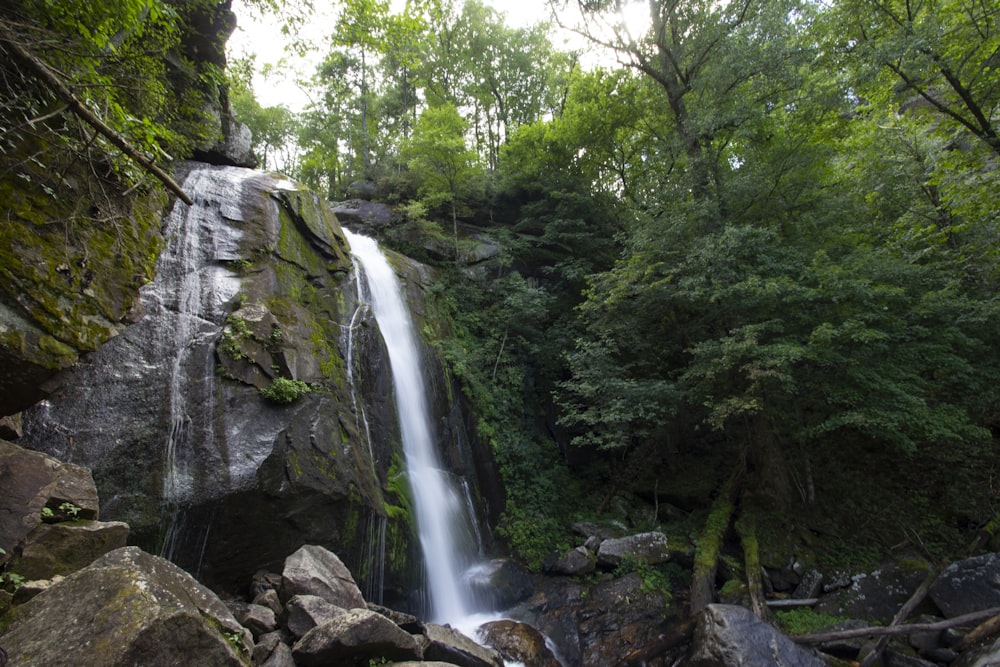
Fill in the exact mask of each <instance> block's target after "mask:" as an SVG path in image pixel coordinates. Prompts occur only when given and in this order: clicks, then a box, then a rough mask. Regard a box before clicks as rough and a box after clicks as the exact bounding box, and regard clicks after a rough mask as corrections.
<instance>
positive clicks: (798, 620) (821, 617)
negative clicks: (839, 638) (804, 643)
mask: <svg viewBox="0 0 1000 667" xmlns="http://www.w3.org/2000/svg"><path fill="white" fill-rule="evenodd" d="M774 615H775V618H777V619H778V625H780V626H781V629H782V631H784V632H785V633H787V634H789V635H792V636H795V635H808V634H812V633H815V632H819V631H821V630H824V629H826V628H829V627H830V626H832V625H836V624H837V623H843V622H844V621H848V620H850V619H849V618H846V617H844V616H834V615H832V614H824V613H822V612H818V611H814V610H813V609H812V608H810V607H799V608H798V609H783V610H782V609H779V610H776V611H775V612H774Z"/></svg>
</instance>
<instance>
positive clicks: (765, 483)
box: [748, 413, 792, 509]
mask: <svg viewBox="0 0 1000 667" xmlns="http://www.w3.org/2000/svg"><path fill="white" fill-rule="evenodd" d="M750 470H751V471H750V485H749V489H748V493H751V494H753V496H754V497H755V498H758V499H762V500H765V501H767V503H768V504H771V505H774V506H776V507H778V508H779V509H783V508H787V507H788V506H789V505H790V504H791V497H792V484H791V481H790V479H789V475H788V465H787V464H786V461H785V453H784V450H783V449H782V447H781V443H780V442H779V441H778V438H777V437H776V436H775V435H774V430H773V429H772V428H771V423H770V421H769V420H768V419H767V417H765V416H764V415H763V414H761V413H757V414H755V415H754V416H753V417H752V418H751V423H750Z"/></svg>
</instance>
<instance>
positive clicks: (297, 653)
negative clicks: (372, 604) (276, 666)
mask: <svg viewBox="0 0 1000 667" xmlns="http://www.w3.org/2000/svg"><path fill="white" fill-rule="evenodd" d="M292 655H293V656H294V658H295V663H296V664H297V665H304V666H305V667H322V666H325V665H364V666H367V665H368V664H369V660H371V659H375V660H378V659H380V658H385V659H387V660H419V659H420V658H421V657H422V655H421V652H420V648H419V647H418V646H417V641H416V639H414V638H413V635H411V634H409V633H408V632H405V631H403V630H401V629H400V628H399V627H398V626H397V625H396V624H395V623H393V622H392V621H390V620H389V619H387V618H385V617H384V616H381V615H379V614H376V613H375V612H373V611H368V610H367V609H351V610H350V611H348V612H346V613H344V614H342V615H341V616H337V617H336V618H333V619H331V620H329V621H327V622H326V623H324V624H323V625H318V626H316V627H315V628H313V629H312V630H310V631H309V632H307V633H306V634H305V636H304V637H302V639H300V640H299V641H297V642H296V643H295V645H294V646H293V647H292Z"/></svg>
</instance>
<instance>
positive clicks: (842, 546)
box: [230, 0, 1000, 567]
mask: <svg viewBox="0 0 1000 667" xmlns="http://www.w3.org/2000/svg"><path fill="white" fill-rule="evenodd" d="M342 4H343V6H342V10H341V12H340V14H339V18H338V20H337V22H336V25H335V26H333V27H332V32H331V34H330V38H329V44H328V46H329V52H328V53H326V54H325V55H324V56H323V58H322V63H321V65H320V66H319V68H318V69H317V71H316V72H315V75H314V77H313V78H312V80H311V81H310V82H309V85H310V86H311V90H312V91H313V93H312V99H313V100H314V102H313V103H312V104H311V105H309V106H308V107H307V109H306V110H305V111H304V112H302V113H292V112H291V111H289V110H288V109H287V108H285V107H282V106H276V107H262V106H261V105H260V104H259V103H258V102H256V100H255V98H254V93H253V90H252V86H251V85H250V83H249V82H250V75H251V73H252V71H253V66H254V63H253V61H252V59H249V60H243V61H239V62H235V63H231V70H232V71H231V74H230V76H231V77H232V80H233V89H232V90H233V102H234V106H235V108H236V109H237V112H238V114H239V116H240V118H241V119H242V120H244V121H245V122H247V123H248V124H249V125H250V127H251V128H252V129H253V130H254V137H255V144H256V147H257V153H258V155H260V156H262V158H263V160H264V163H265V167H266V166H269V165H276V164H277V162H276V161H275V160H276V159H277V157H278V156H284V160H283V163H282V168H283V169H285V170H287V171H288V172H289V173H291V174H292V175H293V176H295V177H296V178H298V179H300V180H301V181H303V182H305V183H308V184H309V185H311V186H312V187H313V188H316V189H317V190H318V191H321V192H326V193H328V196H329V198H330V199H332V200H342V199H345V198H347V197H349V196H350V193H349V187H350V185H351V184H354V183H357V182H358V181H367V182H369V183H370V184H371V185H372V189H373V190H374V191H375V192H377V195H376V196H377V197H378V198H381V199H382V200H384V201H386V202H388V203H390V204H392V205H393V206H395V207H396V210H397V211H398V213H399V216H400V219H401V221H402V222H401V225H400V226H399V227H396V228H393V230H390V231H389V232H388V233H387V238H386V239H384V241H385V242H386V243H388V244H390V245H392V244H393V243H394V242H395V244H396V245H397V247H398V248H399V249H401V250H402V251H404V252H409V253H410V254H413V255H414V256H418V257H421V258H423V259H425V260H427V261H429V262H431V263H434V264H437V265H438V266H439V267H441V268H442V269H443V270H444V272H445V273H444V275H446V276H447V278H445V279H444V280H443V281H442V282H441V284H440V285H438V286H437V287H436V291H435V294H436V298H438V299H440V300H441V301H442V303H445V304H447V307H448V308H450V312H451V313H452V317H453V320H454V329H455V334H456V337H455V339H454V340H451V341H441V342H440V343H439V345H441V346H443V347H444V348H445V350H444V351H445V353H446V355H447V357H448V358H449V360H450V362H451V364H452V367H453V370H454V372H455V373H456V374H457V375H458V376H459V377H460V378H461V380H462V382H463V384H464V386H465V387H466V388H467V390H468V392H469V394H470V396H472V397H473V401H474V403H475V406H476V408H477V414H478V415H479V419H480V422H479V425H478V426H479V431H480V433H481V434H483V436H484V437H486V438H487V439H488V440H489V441H490V443H491V445H492V448H493V451H494V452H495V454H496V456H497V458H498V460H499V461H500V464H501V468H502V472H503V475H504V481H505V484H506V488H507V493H508V501H507V509H506V513H505V515H504V517H503V519H502V521H501V524H500V534H501V536H502V537H503V538H504V539H505V540H506V541H507V542H508V543H509V544H510V545H511V547H512V548H513V549H514V551H515V553H517V554H518V555H520V556H521V557H522V558H523V559H524V560H525V561H527V562H529V563H532V564H533V565H534V566H535V567H538V566H539V565H540V564H541V562H542V560H543V559H544V557H545V556H546V555H547V554H548V553H549V552H551V551H552V550H553V548H556V547H557V546H558V545H561V544H563V542H564V540H565V537H564V534H565V531H566V527H567V525H568V524H569V523H570V521H571V520H572V519H573V518H579V517H580V516H605V517H615V518H619V519H622V520H625V521H630V522H633V523H635V524H646V525H652V524H656V523H659V522H663V521H664V520H666V519H668V517H669V516H670V515H669V513H670V512H674V513H675V515H676V516H680V517H683V520H682V521H681V525H686V524H685V521H687V520H692V519H697V521H694V523H692V524H691V525H686V527H685V528H682V529H680V530H681V531H682V532H683V531H684V530H687V531H688V532H689V533H690V534H691V535H697V534H698V532H699V531H701V530H702V529H703V527H699V526H700V524H701V522H703V521H704V520H705V518H706V517H705V511H706V510H707V506H706V501H710V500H711V499H716V501H717V500H718V499H719V498H721V497H731V498H732V499H733V500H735V505H734V506H733V507H731V508H730V509H729V510H728V511H729V512H731V513H732V514H733V517H737V516H738V517H745V518H746V522H745V523H744V524H742V525H753V524H754V523H756V524H757V525H758V526H760V530H761V532H762V533H766V532H767V529H765V528H764V526H770V527H771V532H773V533H776V534H777V533H781V534H785V533H786V530H787V529H788V527H789V526H792V527H794V528H793V529H792V532H795V530H804V531H805V532H806V533H812V535H813V539H819V540H820V541H821V542H822V543H823V544H824V545H825V546H824V547H823V549H822V550H819V551H822V553H823V556H822V558H828V559H831V561H832V562H839V563H851V562H866V561H876V560H877V559H878V558H879V557H881V556H883V555H884V553H885V552H886V550H887V549H888V548H889V547H891V546H893V545H899V544H900V543H906V544H909V545H911V546H912V547H915V548H917V549H919V550H922V551H923V552H924V553H925V554H926V555H928V556H930V557H932V558H939V557H942V556H944V555H946V554H948V553H951V552H952V551H953V550H955V549H956V548H957V547H958V545H960V544H962V543H963V540H967V539H968V536H969V535H970V534H973V533H974V531H975V529H976V528H977V527H979V526H981V525H983V524H984V523H985V522H986V521H987V520H988V519H989V518H990V517H991V516H992V514H993V513H994V512H995V511H996V510H997V509H998V508H997V500H998V498H997V494H996V486H995V484H996V482H995V475H996V472H997V466H996V450H995V448H996V434H997V428H998V427H1000V411H998V392H997V387H998V377H1000V376H998V371H1000V366H998V348H997V342H998V337H997V332H998V331H1000V329H998V318H997V315H998V310H997V307H998V303H997V298H996V294H997V280H998V278H1000V275H998V271H997V259H998V257H997V249H998V236H997V233H998V208H997V205H996V204H997V198H996V193H997V191H998V173H997V159H998V156H1000V138H998V136H997V128H998V122H1000V121H998V119H1000V6H998V5H997V4H996V3H991V2H981V1H978V0H926V1H922V2H911V1H908V0H831V1H829V2H822V3H811V2H799V1H797V0H777V1H767V2H764V1H761V0H732V1H730V2H725V3H719V2H709V1H707V0H683V1H679V0H667V1H650V2H647V3H623V2H607V1H605V2H583V1H582V0H581V1H580V2H559V1H555V2H552V3H550V4H551V8H552V9H553V10H555V11H557V12H558V13H557V14H554V15H555V16H557V17H563V18H559V19H558V20H559V21H560V22H564V21H565V25H564V26H563V27H565V28H569V29H571V30H573V31H575V33H576V34H578V35H582V36H583V37H585V38H586V40H587V43H589V44H591V45H595V46H597V47H599V48H601V49H604V52H605V53H609V54H612V56H613V58H612V59H608V60H606V64H605V65H602V66H588V65H585V64H584V63H585V61H586V60H587V54H586V53H581V52H580V51H576V52H573V51H569V52H568V51H565V50H561V49H560V48H558V47H557V46H555V45H554V44H553V43H552V41H551V40H550V38H549V35H550V33H549V32H548V28H549V27H550V26H547V25H538V26H536V27H533V28H513V27H510V26H509V25H508V24H507V23H506V22H505V17H504V15H503V14H502V13H500V12H498V11H497V10H496V9H493V8H492V7H490V6H488V5H486V4H484V3H482V2H479V1H478V0H469V1H467V2H465V3H464V4H458V3H449V2H447V1H444V0H434V1H427V2H409V3H407V7H406V9H405V10H404V11H400V12H393V11H391V9H390V5H389V3H388V2H385V1H379V0H349V1H347V2H344V3H342ZM629 4H633V5H639V6H640V8H641V7H645V11H646V12H647V16H646V21H645V22H644V23H642V24H641V25H642V27H641V28H636V27H635V25H636V23H635V22H634V21H628V22H626V21H625V20H624V19H623V17H624V16H625V14H624V13H623V9H624V7H623V5H629ZM571 10H575V13H574V12H573V11H571ZM633 14H634V12H633ZM565 17H572V18H570V19H566V18H565ZM614 63H617V64H614ZM460 223H461V224H462V225H468V226H471V227H474V228H477V229H482V230H487V231H488V232H489V233H490V234H491V235H493V236H494V237H495V238H496V239H497V242H498V244H499V245H500V246H501V248H502V262H501V264H500V265H499V266H498V267H495V270H491V271H489V272H488V273H487V272H476V271H470V270H466V268H465V267H463V266H457V264H458V262H457V259H458V257H459V255H460V252H461V251H460V246H461V244H462V243H463V238H462V235H461V234H460V233H459V224H460ZM404 229H411V230H412V229H416V230H419V234H421V235H423V236H425V237H427V236H430V237H437V238H438V239H440V240H441V243H442V245H443V246H447V245H448V244H449V243H450V244H451V245H452V247H453V252H454V254H453V256H452V257H447V256H437V257H428V256H426V253H424V254H423V255H421V250H420V248H419V247H416V246H415V245H414V244H413V243H412V239H413V238H414V237H413V235H412V234H405V233H403V232H402V230H404ZM407 239H410V241H409V242H408V241H407ZM722 504H723V505H725V503H722ZM675 520H676V517H675ZM728 521H729V518H728V517H726V519H725V521H723V523H728ZM779 526H780V528H778V529H776V527H779ZM724 529H725V526H723V530H724ZM970 531H971V532H970ZM775 539H778V538H777V536H776V535H775ZM769 548H771V547H769Z"/></svg>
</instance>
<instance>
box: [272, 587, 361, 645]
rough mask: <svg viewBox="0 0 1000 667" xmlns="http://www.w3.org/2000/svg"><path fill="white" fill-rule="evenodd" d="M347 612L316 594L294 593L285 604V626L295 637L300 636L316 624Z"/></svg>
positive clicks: (321, 623)
mask: <svg viewBox="0 0 1000 667" xmlns="http://www.w3.org/2000/svg"><path fill="white" fill-rule="evenodd" d="M345 613H347V610H346V609H344V608H343V607H338V606H337V605H335V604H332V603H330V602H327V601H326V600H325V599H323V598H321V597H319V596H318V595H296V596H294V597H292V599H290V600H289V601H288V604H286V605H285V614H286V616H287V620H286V623H285V624H286V626H287V627H288V631H289V632H291V633H292V635H294V636H295V637H302V636H304V635H305V634H306V633H307V632H309V631H310V630H312V629H313V628H315V627H316V626H317V625H323V624H324V623H326V622H327V621H329V620H331V619H333V618H336V617H337V616H342V615H344V614H345Z"/></svg>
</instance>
